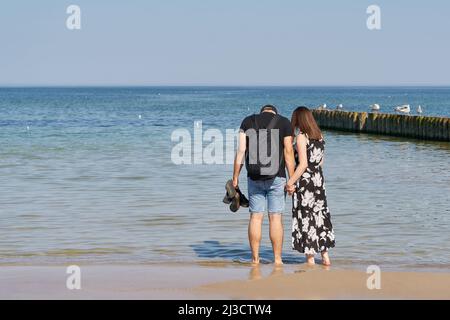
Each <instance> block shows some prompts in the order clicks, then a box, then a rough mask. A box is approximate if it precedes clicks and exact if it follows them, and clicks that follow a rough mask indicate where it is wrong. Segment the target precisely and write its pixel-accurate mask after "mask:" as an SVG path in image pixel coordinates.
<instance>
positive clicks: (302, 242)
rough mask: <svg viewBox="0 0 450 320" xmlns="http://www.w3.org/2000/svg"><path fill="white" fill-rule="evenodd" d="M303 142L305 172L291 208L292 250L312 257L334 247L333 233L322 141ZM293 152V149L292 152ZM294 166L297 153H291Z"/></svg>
mask: <svg viewBox="0 0 450 320" xmlns="http://www.w3.org/2000/svg"><path fill="white" fill-rule="evenodd" d="M306 138H307V151H306V154H307V157H308V168H307V169H306V170H305V172H304V173H303V175H302V176H301V177H300V179H299V180H298V181H297V183H296V191H295V193H294V195H293V206H292V248H293V249H294V250H297V251H299V252H301V253H305V254H316V253H319V252H323V251H327V250H328V249H329V248H331V247H334V245H335V240H334V232H333V225H332V224H331V217H330V209H329V208H328V205H327V197H326V192H325V183H324V179H323V172H322V166H321V165H320V164H321V162H322V159H323V155H324V151H325V141H324V140H323V139H321V140H313V139H308V136H307V135H306ZM294 149H295V150H296V148H294ZM295 156H296V162H297V165H298V163H299V161H298V153H297V151H296V152H295Z"/></svg>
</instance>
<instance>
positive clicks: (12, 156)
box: [0, 87, 450, 270]
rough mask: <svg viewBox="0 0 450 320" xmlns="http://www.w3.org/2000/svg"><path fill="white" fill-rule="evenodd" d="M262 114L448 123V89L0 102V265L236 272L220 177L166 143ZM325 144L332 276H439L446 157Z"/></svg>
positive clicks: (242, 257) (446, 237) (17, 93)
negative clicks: (350, 270) (352, 114)
mask: <svg viewBox="0 0 450 320" xmlns="http://www.w3.org/2000/svg"><path fill="white" fill-rule="evenodd" d="M265 103H273V104H275V105H277V106H278V107H279V109H280V110H281V112H282V113H283V114H285V115H287V116H290V113H291V112H292V110H293V109H294V107H295V106H297V105H307V106H318V105H320V104H322V103H327V104H328V105H329V106H330V107H332V106H334V105H337V104H339V103H342V104H344V106H345V107H346V109H347V110H359V111H365V110H367V109H368V106H369V105H370V104H372V103H379V104H380V105H381V107H382V110H383V109H384V111H389V112H391V111H392V109H393V107H394V106H396V105H398V104H406V103H409V104H411V105H412V106H413V110H415V106H416V105H418V104H420V105H422V106H423V109H424V114H425V115H437V116H450V88H218V87H217V88H215V87H211V88H205V87H203V88H194V87H192V88H188V87H184V88H170V87H164V88H0V146H1V148H0V234H1V236H0V264H48V263H149V262H150V263H152V262H159V261H189V262H194V261H204V260H207V261H211V260H213V261H215V260H219V261H239V262H246V261H249V258H250V255H249V251H248V246H247V234H246V228H247V219H248V213H247V212H246V211H245V210H243V209H241V210H240V211H239V212H238V213H237V214H235V215H233V214H231V213H230V212H229V211H228V209H227V207H226V206H225V205H223V204H222V203H221V200H222V197H223V194H224V183H225V181H226V180H227V179H229V177H230V176H231V171H232V166H231V165H175V164H173V163H172V161H171V150H172V147H173V146H174V145H175V143H173V142H171V134H172V132H173V130H175V129H177V128H186V129H188V130H189V131H191V132H192V131H193V128H194V121H197V120H201V121H202V124H203V129H204V130H205V129H208V128H217V129H219V130H220V131H221V132H223V133H225V130H226V129H235V128H237V127H238V126H239V124H240V121H241V119H242V118H243V117H244V116H246V115H248V114H251V113H253V112H255V111H257V110H258V109H259V107H260V106H261V105H262V104H265ZM139 116H140V117H139ZM325 134H326V140H327V150H326V159H325V178H326V182H327V190H328V197H329V206H330V208H331V213H332V219H333V222H334V225H335V232H336V238H337V243H336V248H335V250H333V251H332V257H333V258H334V260H335V264H336V265H338V266H351V265H354V264H357V265H360V266H366V265H369V264H378V265H380V266H381V267H386V268H398V269H412V270H425V269H426V270H429V269H433V270H435V269H438V270H450V247H449V245H448V244H449V243H450V197H449V195H450V161H449V158H450V144H449V143H443V142H425V141H419V140H408V139H403V138H393V137H382V136H372V135H364V134H348V133H338V132H331V131H329V132H325ZM241 181H242V187H243V189H244V190H246V183H245V179H244V177H242V179H241ZM289 206H290V201H289V200H288V201H287V208H286V215H285V228H286V240H285V261H286V262H287V263H300V262H302V261H303V258H302V257H301V256H300V255H299V254H296V253H295V252H294V251H292V250H291V249H290V239H289V235H290V231H289V230H290V212H289V211H290V209H289ZM264 232H265V233H264V236H263V243H262V245H263V248H262V256H263V258H264V260H265V261H270V260H271V250H270V242H269V239H268V233H267V220H266V224H265V226H264Z"/></svg>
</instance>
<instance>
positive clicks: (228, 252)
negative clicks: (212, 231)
mask: <svg viewBox="0 0 450 320" xmlns="http://www.w3.org/2000/svg"><path fill="white" fill-rule="evenodd" d="M190 247H191V248H192V249H193V250H194V252H195V253H196V254H197V256H198V257H199V258H207V259H217V258H219V259H221V260H230V261H233V262H239V263H250V262H251V251H250V247H249V246H248V245H244V244H240V243H226V244H222V243H220V242H219V241H203V242H202V243H199V244H193V245H190ZM259 255H260V259H261V263H272V262H273V252H272V248H271V247H268V246H261V247H260V253H259ZM283 262H284V263H285V264H299V263H305V257H304V256H303V255H302V254H300V253H295V252H294V251H292V253H290V252H289V253H288V252H283Z"/></svg>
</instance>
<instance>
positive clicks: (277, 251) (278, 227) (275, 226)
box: [269, 213, 284, 264]
mask: <svg viewBox="0 0 450 320" xmlns="http://www.w3.org/2000/svg"><path fill="white" fill-rule="evenodd" d="M269 222H270V226H269V228H270V231H269V234H270V241H272V249H273V256H274V260H275V264H283V260H282V258H281V252H282V250H283V233H284V232H283V219H282V215H281V214H278V213H274V214H269Z"/></svg>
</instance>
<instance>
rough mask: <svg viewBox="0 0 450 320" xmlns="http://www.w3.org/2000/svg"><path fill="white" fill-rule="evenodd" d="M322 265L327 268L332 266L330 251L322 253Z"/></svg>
mask: <svg viewBox="0 0 450 320" xmlns="http://www.w3.org/2000/svg"><path fill="white" fill-rule="evenodd" d="M322 264H323V265H324V266H327V267H329V266H331V261H330V257H329V256H328V251H324V252H322Z"/></svg>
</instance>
